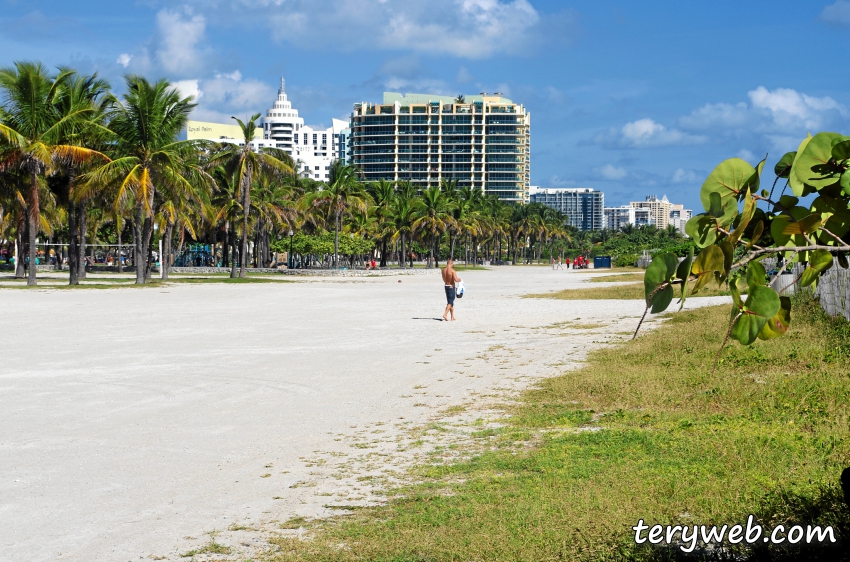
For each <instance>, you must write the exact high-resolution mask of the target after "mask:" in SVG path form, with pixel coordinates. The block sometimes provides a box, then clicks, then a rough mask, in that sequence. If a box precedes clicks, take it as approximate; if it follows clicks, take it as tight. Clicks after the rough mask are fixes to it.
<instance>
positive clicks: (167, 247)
mask: <svg viewBox="0 0 850 562" xmlns="http://www.w3.org/2000/svg"><path fill="white" fill-rule="evenodd" d="M173 236H174V224H172V223H168V224H167V225H166V227H165V234H164V235H163V239H162V255H161V256H159V269H160V271H162V280H163V281H165V280H167V279H168V269H169V267H170V265H171V238H172V237H173Z"/></svg>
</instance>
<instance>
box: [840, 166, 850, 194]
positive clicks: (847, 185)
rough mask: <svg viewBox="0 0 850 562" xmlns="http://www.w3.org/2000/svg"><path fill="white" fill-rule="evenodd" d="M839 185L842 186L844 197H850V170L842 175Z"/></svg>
mask: <svg viewBox="0 0 850 562" xmlns="http://www.w3.org/2000/svg"><path fill="white" fill-rule="evenodd" d="M839 184H840V185H841V191H842V192H843V193H844V195H850V170H847V171H845V172H844V173H843V174H841V179H840V180H839Z"/></svg>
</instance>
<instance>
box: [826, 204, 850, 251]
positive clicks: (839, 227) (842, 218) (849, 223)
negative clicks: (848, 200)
mask: <svg viewBox="0 0 850 562" xmlns="http://www.w3.org/2000/svg"><path fill="white" fill-rule="evenodd" d="M823 227H824V228H826V229H827V230H829V231H830V232H831V233H833V234H835V235H836V236H838V237H841V236H844V235H845V234H847V232H848V231H850V210H845V211H839V212H837V213H835V214H834V215H832V216H831V217H829V220H827V221H826V224H824V225H823ZM823 239H824V241H825V242H826V243H827V244H835V243H836V240H835V239H834V238H833V237H832V236H830V235H829V234H825V233H824V238H823Z"/></svg>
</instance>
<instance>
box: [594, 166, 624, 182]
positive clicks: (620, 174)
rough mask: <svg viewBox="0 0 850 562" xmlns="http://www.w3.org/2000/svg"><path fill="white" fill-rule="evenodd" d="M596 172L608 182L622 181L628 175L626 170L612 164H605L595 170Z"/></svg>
mask: <svg viewBox="0 0 850 562" xmlns="http://www.w3.org/2000/svg"><path fill="white" fill-rule="evenodd" d="M594 171H595V172H596V173H597V174H599V176H601V177H602V178H603V179H606V180H621V179H623V178H624V177H626V176H627V175H628V172H626V170H625V168H619V167H617V166H613V165H611V164H605V165H604V166H602V167H601V168H594Z"/></svg>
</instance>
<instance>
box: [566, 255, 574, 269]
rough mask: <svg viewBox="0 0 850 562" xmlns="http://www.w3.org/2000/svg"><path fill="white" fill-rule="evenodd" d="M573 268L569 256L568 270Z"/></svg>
mask: <svg viewBox="0 0 850 562" xmlns="http://www.w3.org/2000/svg"><path fill="white" fill-rule="evenodd" d="M572 268H573V266H572V262H571V261H570V257H569V256H567V269H572Z"/></svg>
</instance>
